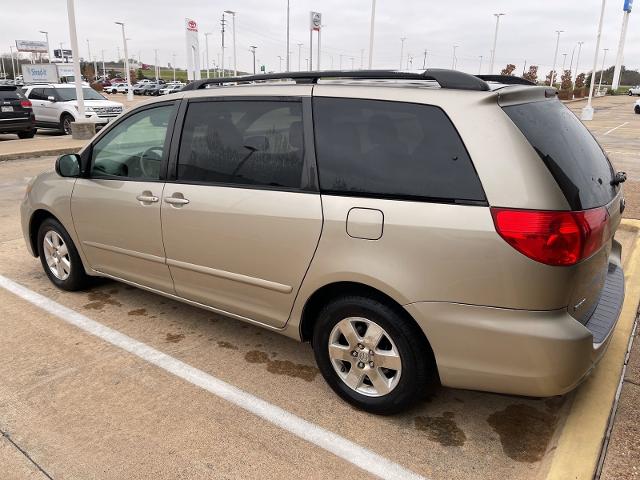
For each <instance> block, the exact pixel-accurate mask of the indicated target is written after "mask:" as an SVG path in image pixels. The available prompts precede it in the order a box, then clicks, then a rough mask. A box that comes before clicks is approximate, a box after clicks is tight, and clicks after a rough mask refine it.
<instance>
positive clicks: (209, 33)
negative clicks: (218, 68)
mask: <svg viewBox="0 0 640 480" xmlns="http://www.w3.org/2000/svg"><path fill="white" fill-rule="evenodd" d="M209 35H211V32H205V34H204V45H205V51H206V60H207V61H206V68H207V78H209Z"/></svg>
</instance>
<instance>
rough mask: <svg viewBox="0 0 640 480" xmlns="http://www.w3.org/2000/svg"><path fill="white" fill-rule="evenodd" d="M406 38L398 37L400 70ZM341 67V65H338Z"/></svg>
mask: <svg viewBox="0 0 640 480" xmlns="http://www.w3.org/2000/svg"><path fill="white" fill-rule="evenodd" d="M406 39H407V37H401V38H400V42H401V43H400V70H402V60H403V59H404V41H405V40H406ZM340 64H341V65H342V62H340ZM340 68H342V67H340Z"/></svg>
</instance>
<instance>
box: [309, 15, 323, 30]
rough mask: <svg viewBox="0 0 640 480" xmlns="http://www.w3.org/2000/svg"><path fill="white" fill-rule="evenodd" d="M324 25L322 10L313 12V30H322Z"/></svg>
mask: <svg viewBox="0 0 640 480" xmlns="http://www.w3.org/2000/svg"><path fill="white" fill-rule="evenodd" d="M321 26H322V14H321V13H320V12H311V26H310V28H311V30H315V31H316V32H319V31H320V27H321Z"/></svg>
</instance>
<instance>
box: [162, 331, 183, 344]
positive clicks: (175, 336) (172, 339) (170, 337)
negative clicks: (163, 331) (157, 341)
mask: <svg viewBox="0 0 640 480" xmlns="http://www.w3.org/2000/svg"><path fill="white" fill-rule="evenodd" d="M183 338H184V334H183V333H167V336H166V337H165V339H164V340H165V341H166V342H169V343H178V342H179V341H181V340H182V339H183Z"/></svg>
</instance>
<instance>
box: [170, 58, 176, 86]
mask: <svg viewBox="0 0 640 480" xmlns="http://www.w3.org/2000/svg"><path fill="white" fill-rule="evenodd" d="M171 66H172V67H173V81H174V82H175V81H176V54H175V53H174V54H172V55H171Z"/></svg>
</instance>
